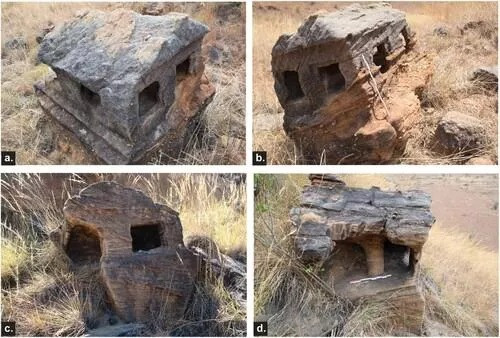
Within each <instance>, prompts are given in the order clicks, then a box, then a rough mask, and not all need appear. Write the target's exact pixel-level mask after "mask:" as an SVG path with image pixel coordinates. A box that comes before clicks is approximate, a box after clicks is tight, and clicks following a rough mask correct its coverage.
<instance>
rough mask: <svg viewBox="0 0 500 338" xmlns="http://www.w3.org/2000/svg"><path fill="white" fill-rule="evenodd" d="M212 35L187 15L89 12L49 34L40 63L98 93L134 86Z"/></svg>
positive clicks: (45, 39)
mask: <svg viewBox="0 0 500 338" xmlns="http://www.w3.org/2000/svg"><path fill="white" fill-rule="evenodd" d="M207 32H208V27H206V26H205V25H203V24H201V23H199V22H197V21H195V20H193V19H191V18H190V17H189V16H187V15H186V14H181V13H169V14H168V15H164V16H147V15H141V14H138V13H136V12H133V11H130V10H123V9H119V10H114V11H112V12H101V11H89V12H86V13H84V14H82V15H79V16H78V17H77V18H76V19H75V20H73V21H71V22H68V23H66V24H64V25H63V26H62V27H61V28H59V29H57V30H55V31H54V32H52V33H50V34H47V36H46V37H45V38H44V39H43V41H42V43H41V45H40V51H39V58H40V59H41V60H42V61H43V62H44V63H46V64H48V65H50V66H51V67H53V68H55V69H60V70H63V71H64V72H66V73H68V74H69V75H70V76H71V77H73V78H75V79H78V81H80V82H82V83H84V84H85V85H86V86H88V87H89V88H90V89H92V90H94V91H98V90H99V89H100V88H103V87H107V86H108V85H109V83H111V82H120V83H121V84H122V85H127V84H132V85H133V84H135V83H136V82H137V81H138V80H139V79H140V78H141V77H142V76H144V75H145V74H147V72H148V71H150V70H151V69H152V68H154V67H156V66H157V65H160V64H163V63H164V62H166V61H168V60H170V59H171V58H172V57H174V56H175V55H176V54H177V53H179V52H180V51H181V50H182V49H183V48H185V47H187V46H188V45H190V44H191V43H193V42H194V41H197V40H199V39H201V38H203V36H204V35H205V34H206V33H207Z"/></svg>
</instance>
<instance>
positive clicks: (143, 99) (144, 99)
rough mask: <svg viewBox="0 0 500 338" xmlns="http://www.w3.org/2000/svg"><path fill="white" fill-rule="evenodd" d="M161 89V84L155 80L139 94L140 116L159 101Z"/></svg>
mask: <svg viewBox="0 0 500 338" xmlns="http://www.w3.org/2000/svg"><path fill="white" fill-rule="evenodd" d="M159 90H160V84H159V83H158V81H155V82H153V83H152V84H150V85H149V86H147V87H146V88H144V89H143V90H142V91H141V93H140V94H139V116H141V117H142V116H144V115H146V113H147V112H148V111H150V110H151V108H153V107H154V106H155V105H156V104H157V103H158V101H159V95H158V93H159Z"/></svg>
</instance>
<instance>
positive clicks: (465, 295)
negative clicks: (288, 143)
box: [255, 175, 498, 336]
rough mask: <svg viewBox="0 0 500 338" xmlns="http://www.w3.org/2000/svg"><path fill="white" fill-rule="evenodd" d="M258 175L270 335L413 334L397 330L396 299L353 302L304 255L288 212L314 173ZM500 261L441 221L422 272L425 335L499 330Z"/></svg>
mask: <svg viewBox="0 0 500 338" xmlns="http://www.w3.org/2000/svg"><path fill="white" fill-rule="evenodd" d="M341 178H342V179H343V180H344V181H345V182H346V183H347V184H348V185H349V186H356V187H363V188H368V187H371V186H372V185H374V186H379V187H381V188H387V187H394V186H393V185H392V183H391V182H390V181H388V180H386V179H385V178H384V177H383V176H380V175H378V176H377V175H342V177H341ZM255 180H256V181H255V184H256V194H257V197H256V201H255V316H256V317H255V318H256V320H263V321H268V329H269V334H270V335H274V336H394V335H408V334H410V335H413V334H411V333H410V332H395V331H394V321H393V320H392V318H394V317H396V316H395V312H394V311H395V309H394V308H393V307H392V306H391V304H390V302H387V301H382V300H381V301H369V300H366V301H363V302H361V303H358V304H352V303H350V302H348V301H346V300H344V299H341V298H339V297H338V296H336V294H335V290H334V289H332V288H330V287H329V286H328V285H326V284H325V283H324V282H323V280H322V279H321V278H320V276H321V273H322V271H321V267H317V266H305V265H303V264H301V263H300V262H299V260H298V259H297V257H296V254H295V252H294V251H293V248H292V245H291V243H290V234H291V230H292V229H291V227H290V226H289V223H288V222H289V221H288V218H289V216H288V213H289V210H290V208H291V207H293V206H297V205H298V203H299V201H298V198H299V196H300V191H301V190H302V186H303V185H305V184H308V179H307V177H306V175H257V176H256V178H255ZM477 226H480V225H479V224H478V225H477ZM497 262H498V254H497V253H496V252H493V251H491V250H489V249H486V248H485V247H483V246H482V245H479V244H478V243H477V242H475V241H474V240H471V237H470V236H469V235H468V234H465V233H463V232H461V231H459V230H457V231H450V230H449V229H443V227H442V225H440V224H439V220H438V223H436V224H435V225H434V226H433V228H432V230H431V232H430V235H429V239H428V241H427V243H426V244H425V246H424V249H423V257H422V260H421V267H422V268H421V270H420V271H419V274H418V280H419V284H420V288H421V289H422V291H423V295H424V298H425V304H426V305H425V313H424V328H423V334H424V335H427V336H438V335H444V336H455V335H458V336H460V335H464V336H496V335H498V322H497V313H498V281H497V274H498V273H497V271H498V268H497ZM478 283H480V284H481V286H480V285H478ZM478 290H480V291H478Z"/></svg>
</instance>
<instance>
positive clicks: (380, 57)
mask: <svg viewBox="0 0 500 338" xmlns="http://www.w3.org/2000/svg"><path fill="white" fill-rule="evenodd" d="M386 57H387V50H386V48H385V45H384V44H383V43H381V44H380V45H378V46H377V51H376V52H375V54H373V63H374V64H376V65H377V66H380V72H381V73H385V72H387V71H388V70H389V65H388V63H387V59H386Z"/></svg>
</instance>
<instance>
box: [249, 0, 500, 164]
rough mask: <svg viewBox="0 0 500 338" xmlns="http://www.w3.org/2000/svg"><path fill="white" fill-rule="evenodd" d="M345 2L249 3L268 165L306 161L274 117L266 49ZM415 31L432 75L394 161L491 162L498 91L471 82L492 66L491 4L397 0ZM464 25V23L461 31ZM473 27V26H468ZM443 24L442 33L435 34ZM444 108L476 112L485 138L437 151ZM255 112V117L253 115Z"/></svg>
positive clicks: (259, 125)
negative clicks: (468, 146) (468, 147)
mask: <svg viewBox="0 0 500 338" xmlns="http://www.w3.org/2000/svg"><path fill="white" fill-rule="evenodd" d="M347 5H349V3H346V2H335V3H319V2H317V3H314V2H312V3H307V4H306V3H273V2H268V3H265V4H264V3H260V4H255V5H254V28H253V29H254V30H253V34H254V35H253V36H254V38H253V39H254V41H253V56H254V60H253V69H254V70H253V72H254V74H253V76H254V78H253V84H254V90H253V93H254V97H253V111H254V112H253V114H254V115H253V116H254V132H253V133H254V144H253V148H254V150H267V151H268V163H270V164H305V161H304V158H303V157H302V156H301V154H300V150H299V149H297V148H296V147H295V145H294V144H293V142H292V141H291V140H290V139H289V138H288V137H287V136H286V134H285V132H284V130H283V128H282V126H281V124H280V123H275V120H279V121H281V122H282V121H283V109H282V108H281V106H280V105H279V103H278V100H277V97H276V94H275V92H274V88H273V85H274V80H273V77H272V73H271V50H272V47H273V45H274V44H275V42H276V41H277V39H278V37H279V36H280V35H282V34H285V33H293V32H295V31H296V30H297V28H298V27H299V25H300V24H301V23H302V22H303V21H304V20H305V18H307V17H308V16H309V15H311V14H313V13H315V12H318V11H320V10H327V11H335V10H338V9H341V8H344V7H346V6H347ZM392 6H393V7H395V8H397V9H400V10H403V11H405V12H406V14H407V20H408V22H409V25H410V27H411V29H412V30H413V31H415V32H416V34H417V41H418V42H417V48H418V49H419V50H421V51H423V52H425V53H429V54H432V55H435V59H434V74H433V76H432V78H431V81H430V83H429V85H428V86H427V87H426V88H425V89H424V90H423V92H422V93H421V94H420V99H421V118H420V121H419V122H418V123H417V124H416V125H415V127H414V128H412V129H411V130H410V132H409V140H408V142H407V145H406V148H405V149H404V150H403V151H402V152H401V154H399V155H398V156H397V157H396V158H394V159H393V160H392V161H391V163H392V164H397V163H401V164H463V163H465V162H467V161H468V160H470V159H471V158H473V157H479V156H481V157H484V158H487V159H489V160H491V161H492V162H495V163H496V162H497V144H498V142H497V126H498V122H497V117H498V115H497V109H498V101H497V95H496V93H494V92H493V93H492V92H491V91H488V90H484V89H482V88H481V87H480V86H478V85H477V83H476V82H475V81H471V80H470V78H471V75H472V73H473V72H474V70H476V69H477V68H478V67H481V66H487V65H496V64H497V55H498V46H497V36H498V28H497V27H498V21H497V15H496V14H497V4H496V3H493V2H481V3H471V2H465V3H456V2H454V3H437V4H436V3H432V4H430V3H425V2H418V3H411V2H406V3H401V2H396V3H393V4H392ZM464 27H465V28H466V27H469V28H467V29H465V30H464ZM472 27H473V28H472ZM439 28H442V29H443V32H446V33H445V34H436V32H435V30H436V29H439ZM449 111H458V112H462V113H465V114H468V115H471V116H473V117H475V118H478V119H479V120H480V121H481V123H482V125H483V126H484V128H485V132H484V134H485V137H486V141H485V143H484V145H483V146H482V147H481V148H480V149H474V151H473V153H472V154H471V153H466V152H458V153H454V154H452V155H443V154H441V153H439V152H437V151H436V149H435V147H434V145H435V143H436V142H435V140H434V131H435V130H436V126H437V123H438V122H439V120H440V119H441V118H442V117H443V116H444V115H445V114H446V113H447V112H449ZM259 115H260V116H259Z"/></svg>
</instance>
